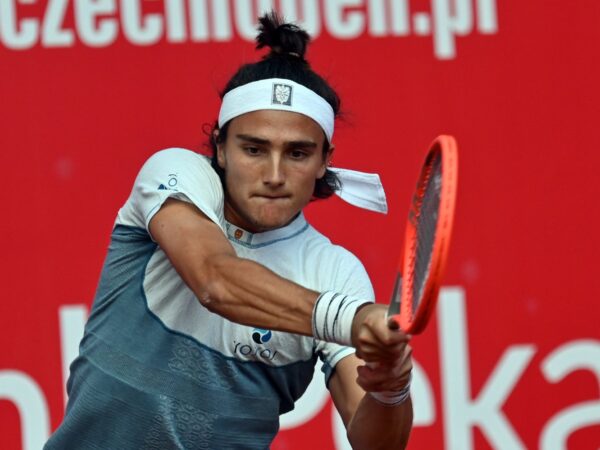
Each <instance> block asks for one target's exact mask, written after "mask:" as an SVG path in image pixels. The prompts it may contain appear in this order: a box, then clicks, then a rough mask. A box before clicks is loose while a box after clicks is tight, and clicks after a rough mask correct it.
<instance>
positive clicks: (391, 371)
mask: <svg viewBox="0 0 600 450" xmlns="http://www.w3.org/2000/svg"><path fill="white" fill-rule="evenodd" d="M411 355H412V348H411V347H410V345H408V344H406V345H405V347H404V352H403V354H402V356H400V357H399V358H397V359H396V360H395V361H391V362H387V361H386V362H378V363H370V364H367V365H364V366H358V367H357V369H356V370H357V373H358V377H357V378H356V383H357V384H358V385H359V386H360V387H362V388H363V389H364V390H365V391H366V392H386V391H389V392H399V391H401V390H402V389H403V388H404V387H405V386H406V385H407V384H408V382H409V381H410V372H411V370H412V359H411Z"/></svg>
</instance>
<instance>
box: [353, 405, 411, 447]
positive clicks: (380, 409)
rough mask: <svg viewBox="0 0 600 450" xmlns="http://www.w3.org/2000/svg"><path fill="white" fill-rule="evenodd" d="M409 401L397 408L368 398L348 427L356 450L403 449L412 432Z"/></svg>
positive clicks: (359, 407) (359, 406)
mask: <svg viewBox="0 0 600 450" xmlns="http://www.w3.org/2000/svg"><path fill="white" fill-rule="evenodd" d="M412 421H413V409H412V402H411V399H410V397H409V398H408V399H407V400H406V401H405V402H403V403H402V404H400V405H398V406H386V405H383V404H382V403H379V402H378V401H377V400H375V399H374V398H373V397H371V395H369V394H365V396H364V397H363V399H362V400H361V402H360V404H359V405H358V408H357V410H356V412H355V413H354V415H353V416H352V419H351V420H350V423H349V424H348V427H347V430H348V431H347V432H348V439H349V441H350V443H351V444H352V448H353V449H355V450H363V449H364V450H367V449H368V450H377V449H394V450H396V449H404V448H406V444H407V443H408V438H409V436H410V431H411V429H412Z"/></svg>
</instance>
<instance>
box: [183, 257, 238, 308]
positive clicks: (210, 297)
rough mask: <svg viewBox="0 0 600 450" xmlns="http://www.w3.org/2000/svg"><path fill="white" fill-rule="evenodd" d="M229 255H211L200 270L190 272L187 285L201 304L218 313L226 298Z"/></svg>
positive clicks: (229, 263)
mask: <svg viewBox="0 0 600 450" xmlns="http://www.w3.org/2000/svg"><path fill="white" fill-rule="evenodd" d="M231 258H235V256H231V255H218V256H212V257H211V258H209V259H207V261H206V262H205V263H204V264H203V265H202V270H200V271H198V272H197V273H194V274H192V276H191V280H190V283H188V285H189V286H190V288H191V289H192V291H193V292H194V294H195V295H196V298H197V299H198V301H199V302H200V304H201V305H202V306H204V307H205V308H206V309H208V310H209V311H211V312H214V313H217V314H220V311H221V309H222V308H223V306H224V304H225V303H226V299H227V298H228V293H229V292H228V283H227V281H226V273H227V271H228V270H230V269H229V268H228V267H229V266H230V265H231Z"/></svg>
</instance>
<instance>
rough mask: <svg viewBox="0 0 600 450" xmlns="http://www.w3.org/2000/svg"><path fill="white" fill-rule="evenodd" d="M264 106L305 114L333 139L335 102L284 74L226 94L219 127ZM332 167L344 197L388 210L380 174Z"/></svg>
mask: <svg viewBox="0 0 600 450" xmlns="http://www.w3.org/2000/svg"><path fill="white" fill-rule="evenodd" d="M263 109H275V110H278V111H291V112H297V113H300V114H304V115H305V116H308V117H310V118H311V119H313V120H314V121H315V122H317V123H318V124H319V125H320V126H321V128H322V129H323V132H324V133H325V136H326V137H327V141H328V142H329V143H331V139H332V138H333V122H334V113H333V108H332V107H331V105H330V104H329V103H327V102H326V101H325V99H324V98H323V97H321V96H320V95H318V94H316V93H315V92H314V91H311V90H310V89H308V88H307V87H305V86H302V85H301V84H298V83H296V82H294V81H292V80H287V79H283V78H270V79H267V80H260V81H253V82H252V83H248V84H244V85H243V86H240V87H237V88H235V89H232V90H231V91H229V92H228V93H227V94H225V96H224V97H223V103H222V104H221V111H220V112H219V128H221V127H223V125H225V124H226V123H227V122H229V121H230V120H231V119H234V118H236V117H238V116H241V115H242V114H246V113H249V112H252V111H259V110H263ZM331 170H332V171H334V172H335V173H336V175H337V176H338V178H339V180H340V181H341V182H342V188H341V189H340V190H339V191H336V192H335V193H336V194H337V195H338V196H339V197H340V198H342V199H343V200H344V201H346V202H348V203H350V204H351V205H354V206H358V207H359V208H363V209H368V210H370V211H376V212H380V213H384V214H385V213H387V202H386V199H385V192H384V190H383V186H382V184H381V181H380V179H379V175H377V174H374V173H373V174H371V173H364V172H357V171H354V170H348V169H339V168H331Z"/></svg>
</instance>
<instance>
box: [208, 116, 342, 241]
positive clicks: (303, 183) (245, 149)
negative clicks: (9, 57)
mask: <svg viewBox="0 0 600 450" xmlns="http://www.w3.org/2000/svg"><path fill="white" fill-rule="evenodd" d="M324 142H325V136H324V133H323V130H322V129H321V127H320V126H319V125H318V124H317V123H316V122H315V121H313V120H312V119H310V118H309V117H307V116H304V115H302V114H298V113H294V112H287V111H271V110H262V111H254V112H250V113H246V114H243V115H241V116H239V117H236V118H235V119H233V120H232V121H231V123H230V124H229V129H228V132H227V140H226V141H225V142H224V143H222V144H220V145H219V146H218V152H217V156H218V162H219V166H220V167H221V168H222V169H224V170H225V180H226V186H227V192H226V195H225V218H226V219H227V220H228V221H229V222H231V223H233V224H235V225H237V226H239V227H241V228H244V229H246V230H248V231H250V232H252V233H256V232H262V231H267V230H272V229H275V228H280V227H282V226H285V225H287V224H288V223H289V222H290V221H291V220H292V219H293V218H294V217H295V216H296V215H297V214H298V213H299V212H300V211H301V210H302V208H304V207H305V206H306V205H307V204H308V202H309V201H310V199H311V197H312V194H313V191H314V188H315V182H316V180H317V179H318V178H321V177H323V175H324V174H325V170H326V168H327V163H328V160H329V155H328V157H327V158H323V144H324ZM330 154H331V152H330Z"/></svg>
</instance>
